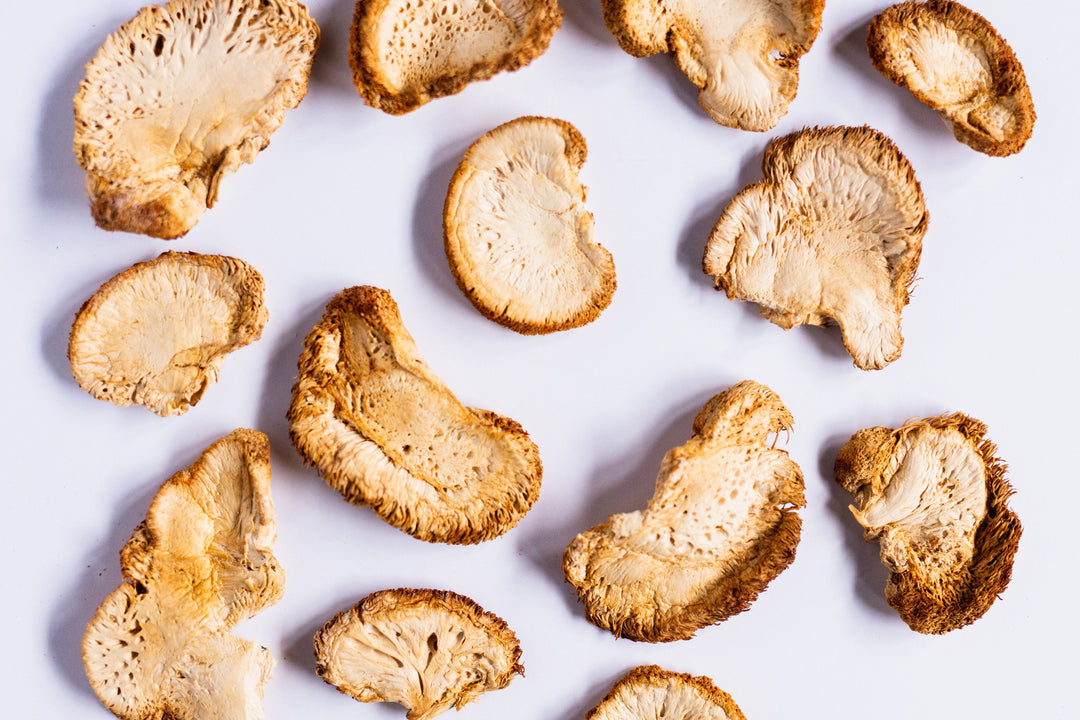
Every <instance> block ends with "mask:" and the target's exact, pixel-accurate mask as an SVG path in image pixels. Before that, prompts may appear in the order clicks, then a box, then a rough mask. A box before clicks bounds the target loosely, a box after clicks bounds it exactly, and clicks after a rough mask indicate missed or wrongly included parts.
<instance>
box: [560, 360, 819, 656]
mask: <svg viewBox="0 0 1080 720" xmlns="http://www.w3.org/2000/svg"><path fill="white" fill-rule="evenodd" d="M791 423H792V418H791V414H790V413H789V412H788V410H787V408H785V407H784V405H783V403H782V402H780V398H779V397H778V396H777V395H776V393H774V392H773V391H772V390H770V389H769V388H767V387H765V386H764V385H759V384H757V383H755V382H753V381H750V380H747V381H744V382H741V383H739V384H738V385H735V386H734V387H731V388H729V389H728V390H726V391H724V392H722V393H720V394H719V395H716V396H715V397H713V398H712V399H711V400H709V401H708V402H707V403H706V404H705V407H703V408H702V410H701V412H699V413H698V416H697V418H695V420H694V436H693V437H692V438H691V439H690V440H689V441H688V442H687V443H686V444H685V445H682V446H681V447H677V448H674V449H672V450H669V451H668V453H667V455H665V456H664V460H663V462H662V463H661V466H660V474H659V476H658V478H657V480H656V492H655V494H654V495H653V497H652V499H651V500H650V501H649V505H648V507H647V508H646V509H645V510H644V511H637V512H632V513H626V514H622V515H612V516H611V517H610V518H608V521H607V522H605V523H603V524H602V525H598V526H596V527H594V528H593V529H591V530H589V531H587V532H584V533H582V534H580V535H578V536H577V537H576V538H574V541H573V542H572V543H570V546H569V547H568V548H567V549H566V552H565V553H564V555H563V573H564V574H565V575H566V580H567V581H568V582H569V583H570V584H571V585H573V586H574V590H576V591H577V595H578V599H579V600H581V602H582V604H584V606H585V613H586V615H587V617H588V618H589V620H590V622H592V623H594V624H596V625H597V626H599V627H602V628H606V629H608V630H610V631H611V632H612V633H614V634H615V635H616V636H618V637H628V638H630V639H632V640H646V641H649V642H667V641H670V640H684V639H686V638H689V637H691V636H692V635H693V634H694V633H695V632H696V631H697V630H699V629H700V628H703V627H706V626H708V625H711V624H714V623H718V622H721V621H723V620H726V619H727V618H728V617H730V616H732V615H734V614H736V613H739V612H742V611H743V610H746V609H747V608H748V607H749V605H750V603H751V602H752V601H753V600H754V599H755V598H756V597H757V595H758V593H759V592H761V591H762V590H764V589H765V587H766V586H767V585H768V584H769V583H770V582H771V581H772V579H773V578H775V577H776V576H777V575H779V574H780V572H781V571H783V570H784V568H786V567H787V566H788V565H790V564H791V562H792V560H794V559H795V548H796V546H797V545H798V543H799V534H800V530H801V527H802V523H801V521H800V519H799V516H798V515H797V514H796V513H795V508H798V507H803V506H804V505H805V504H806V501H805V499H804V497H803V478H802V472H801V471H800V470H799V466H798V465H796V464H795V463H794V462H793V461H792V460H791V458H789V457H788V454H787V453H786V452H784V451H783V450H777V449H776V448H775V447H774V445H775V438H774V439H773V440H770V439H769V436H770V435H771V434H774V433H778V432H780V431H781V430H787V429H788V428H789V427H790V426H791Z"/></svg>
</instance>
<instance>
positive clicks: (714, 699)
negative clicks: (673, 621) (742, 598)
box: [585, 665, 746, 720]
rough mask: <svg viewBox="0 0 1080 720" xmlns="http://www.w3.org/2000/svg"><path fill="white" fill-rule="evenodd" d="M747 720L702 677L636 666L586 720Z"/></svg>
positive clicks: (724, 693) (723, 695)
mask: <svg viewBox="0 0 1080 720" xmlns="http://www.w3.org/2000/svg"><path fill="white" fill-rule="evenodd" d="M657 718H663V720H746V716H745V715H743V713H742V710H740V709H739V706H738V705H736V704H735V701H734V700H733V699H732V697H731V696H730V695H728V694H727V693H726V692H724V691H723V690H721V689H720V688H718V687H716V685H714V684H713V682H712V680H710V679H709V678H707V677H705V676H701V675H699V676H693V675H689V674H687V673H676V672H671V671H670V670H664V669H663V668H661V667H657V666H656V665H644V666H639V667H636V668H634V669H633V670H631V671H630V672H628V673H627V674H626V675H625V676H623V677H622V678H621V679H620V680H619V681H618V682H617V683H615V685H614V686H613V687H612V688H611V690H610V691H609V692H608V694H607V695H605V696H604V699H603V700H601V701H600V704H599V705H597V706H596V707H594V708H593V709H592V710H590V711H589V712H587V713H586V714H585V720H656V719H657Z"/></svg>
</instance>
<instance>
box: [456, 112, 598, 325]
mask: <svg viewBox="0 0 1080 720" xmlns="http://www.w3.org/2000/svg"><path fill="white" fill-rule="evenodd" d="M584 162H585V139H584V138H583V137H582V136H581V133H579V132H578V131H577V128H575V127H574V126H573V125H571V124H570V123H568V122H565V121H563V120H553V119H550V118H541V117H523V118H518V119H517V120H513V121H511V122H508V123H506V124H505V125H500V126H499V127H497V128H495V129H494V130H492V131H491V132H489V133H487V134H486V135H484V136H483V137H481V138H480V139H479V140H477V141H476V142H475V143H473V145H472V147H470V148H469V149H468V151H467V152H466V153H465V157H464V159H463V160H462V161H461V165H459V166H458V169H457V172H455V173H454V177H453V179H452V180H451V181H450V190H449V192H448V193H447V196H446V206H445V209H444V211H443V230H444V233H445V239H446V257H447V259H448V260H449V262H450V269H451V271H453V273H454V278H455V279H456V280H457V284H458V287H460V288H461V291H462V292H463V293H465V295H466V296H467V297H468V298H469V300H470V301H471V302H472V304H473V305H474V306H475V307H476V309H477V310H479V311H480V312H481V313H483V314H484V315H485V316H486V317H488V318H489V319H491V320H494V321H495V322H497V323H499V324H500V325H505V326H506V327H509V328H511V329H513V330H516V331H518V332H520V333H526V334H534V333H549V332H554V331H556V330H566V329H568V328H574V327H579V326H581V325H585V324H586V323H589V322H591V321H593V320H595V319H596V318H597V317H599V315H600V313H601V311H603V310H604V308H606V307H607V306H608V305H609V304H610V303H611V296H612V294H613V293H614V292H615V263H614V261H613V260H612V258H611V253H609V252H608V251H607V250H605V249H604V248H602V247H601V246H600V245H598V244H597V243H596V242H595V241H594V240H593V219H592V214H591V213H589V212H588V211H586V210H585V188H584V186H582V184H581V182H580V181H579V180H578V177H577V172H578V170H579V169H580V168H581V166H582V165H583V164H584Z"/></svg>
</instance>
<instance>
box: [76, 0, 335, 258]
mask: <svg viewBox="0 0 1080 720" xmlns="http://www.w3.org/2000/svg"><path fill="white" fill-rule="evenodd" d="M318 44H319V28H318V26H316V24H315V22H314V21H313V20H312V19H311V18H310V17H308V14H307V10H306V9H305V8H304V6H303V5H301V4H300V3H298V2H295V0H173V1H172V2H170V3H169V4H167V5H165V6H150V7H145V8H143V9H142V10H140V11H139V14H138V15H136V16H135V17H134V18H133V19H131V20H130V21H128V22H126V23H124V25H122V26H121V27H120V29H119V30H117V31H116V32H115V33H113V34H112V35H110V36H109V37H108V39H106V41H105V44H104V45H102V46H101V49H100V50H98V52H97V55H96V56H95V57H94V59H93V60H91V61H90V63H89V64H88V65H87V66H86V77H85V78H84V79H83V81H82V82H81V83H80V84H79V91H78V94H76V95H75V155H76V157H77V158H78V160H79V165H80V166H81V167H82V169H83V170H85V171H86V190H87V193H88V194H89V196H90V209H91V212H92V214H93V216H94V220H95V221H96V222H97V224H98V226H99V227H101V228H104V229H105V230H124V231H126V232H134V233H144V234H146V235H151V236H153V237H158V238H164V239H172V238H176V237H180V236H181V235H183V234H185V233H186V232H187V231H188V230H190V229H191V228H192V227H193V226H194V225H195V223H196V222H198V220H199V217H200V216H201V215H202V214H203V212H204V211H205V210H206V209H207V208H209V207H213V205H214V203H215V201H216V200H217V197H218V189H219V187H220V184H221V179H222V178H223V177H224V176H225V175H227V174H229V173H231V172H233V171H234V170H236V169H237V168H238V167H239V166H240V165H241V164H243V163H250V162H254V160H255V156H256V155H258V153H259V151H261V150H263V149H264V148H265V147H266V146H267V145H268V144H269V142H270V135H271V134H273V132H274V131H275V130H277V129H278V127H279V126H280V125H281V122H282V120H283V119H284V116H285V111H286V110H289V109H291V108H293V107H295V106H296V105H298V104H299V103H300V101H301V100H302V99H303V98H304V95H305V93H306V92H307V83H308V75H309V73H310V72H311V63H312V60H313V58H314V56H315V49H316V48H317V47H318Z"/></svg>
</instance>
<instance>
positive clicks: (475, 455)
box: [288, 286, 541, 544]
mask: <svg viewBox="0 0 1080 720" xmlns="http://www.w3.org/2000/svg"><path fill="white" fill-rule="evenodd" d="M298 365H299V379H298V381H297V383H296V385H295V386H293V392H292V403H291V404H290V407H289V413H288V419H289V437H290V438H292V441H293V444H294V445H295V446H296V449H297V450H299V451H300V454H301V455H302V456H303V457H304V459H305V460H306V461H307V462H309V463H311V464H313V465H314V466H315V467H316V468H318V470H319V473H320V474H321V475H322V477H323V479H325V480H326V482H327V484H328V485H330V487H332V488H334V489H335V490H337V491H338V492H340V493H341V494H342V495H344V496H345V499H346V500H348V501H349V502H352V503H355V504H357V505H369V506H371V508H372V509H373V510H374V511H375V512H376V513H377V514H378V515H379V516H380V517H381V518H382V519H384V520H385V521H386V522H388V523H390V524H391V525H393V526H394V527H396V528H398V529H400V530H402V531H404V532H407V533H409V534H410V535H413V536H414V537H417V538H420V539H421V540H427V541H429V542H445V543H456V544H469V543H477V542H481V541H484V540H489V539H491V538H494V537H497V536H499V535H502V534H503V533H505V532H506V531H507V530H509V529H510V528H512V527H513V526H514V525H516V524H517V522H518V520H520V519H521V518H522V517H523V516H524V515H525V513H526V512H528V510H529V508H531V507H532V505H533V503H534V502H535V501H536V497H537V495H538V493H539V491H540V478H541V466H540V455H539V452H538V451H537V449H536V445H534V444H533V442H532V441H531V440H530V439H529V436H528V433H526V432H525V430H524V429H522V427H521V426H520V425H519V424H518V423H516V422H514V421H513V420H511V419H509V418H505V417H502V416H500V415H496V414H495V413H493V412H491V411H488V410H477V409H475V408H467V407H465V406H463V405H462V404H461V403H460V402H459V401H458V399H457V398H456V397H454V394H453V393H452V392H450V390H449V389H448V388H447V387H446V386H445V385H444V384H443V383H442V381H441V380H439V378H437V377H436V376H435V375H434V374H433V373H432V372H431V370H430V369H429V368H428V366H427V364H426V363H425V362H424V361H423V360H422V359H421V358H420V355H419V353H418V351H417V349H416V345H415V343H414V342H413V339H412V337H411V336H410V335H409V333H408V331H406V329H405V326H404V325H402V323H401V316H400V315H399V314H398V307H397V303H395V302H394V299H393V298H392V297H390V294H389V293H388V292H386V291H385V290H380V289H378V288H374V287H369V286H365V287H354V288H349V289H347V290H344V291H342V292H341V293H339V294H338V295H337V296H336V297H334V299H333V300H331V301H330V303H329V304H328V305H327V306H326V313H325V314H324V315H323V318H322V320H321V321H320V322H319V323H318V324H317V325H316V326H315V327H314V328H313V329H312V331H311V333H309V334H308V336H307V339H305V340H304V351H303V353H302V354H301V355H300V361H299V363H298Z"/></svg>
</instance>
